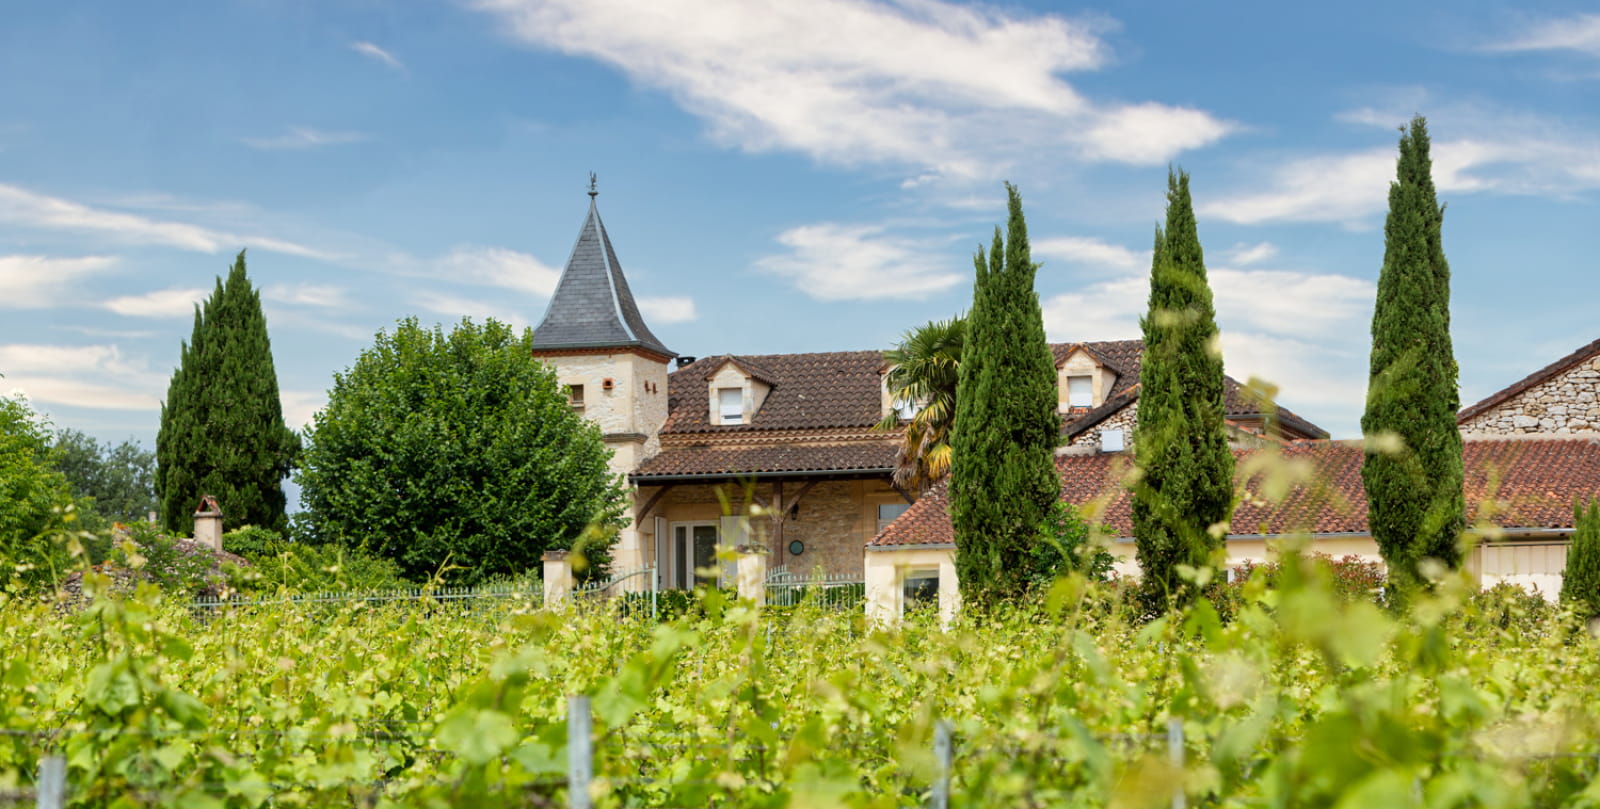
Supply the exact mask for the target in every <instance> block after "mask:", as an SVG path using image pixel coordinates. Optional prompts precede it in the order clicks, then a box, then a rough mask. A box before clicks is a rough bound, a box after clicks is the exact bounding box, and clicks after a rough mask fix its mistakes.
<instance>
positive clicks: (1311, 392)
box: [1222, 330, 1367, 438]
mask: <svg viewBox="0 0 1600 809" xmlns="http://www.w3.org/2000/svg"><path fill="white" fill-rule="evenodd" d="M1366 347H1367V342H1366V339H1365V335H1362V336H1361V339H1358V340H1349V341H1343V342H1330V341H1327V340H1299V339H1296V338H1294V337H1286V336H1283V335H1275V334H1263V333H1260V332H1249V331H1226V330H1224V331H1223V332H1222V362H1223V366H1224V369H1225V370H1226V371H1227V373H1228V375H1229V376H1231V377H1233V378H1234V379H1237V380H1239V381H1240V382H1248V381H1250V379H1251V378H1252V377H1254V378H1257V379H1261V380H1263V381H1266V382H1270V383H1272V384H1273V385H1276V386H1277V387H1278V390H1279V396H1278V401H1279V402H1280V403H1281V404H1283V405H1284V406H1286V407H1288V408H1289V409H1291V410H1294V411H1295V412H1296V413H1297V414H1299V415H1300V416H1303V417H1305V418H1309V419H1311V420H1312V421H1313V422H1315V423H1316V424H1317V426H1319V427H1321V428H1323V429H1324V430H1327V431H1328V432H1329V433H1331V434H1332V435H1333V437H1335V438H1353V437H1356V436H1358V435H1360V433H1361V410H1362V408H1363V407H1364V406H1365V404H1366V398H1367V376H1366V368H1367V355H1366ZM1311 408H1314V409H1315V411H1316V412H1315V413H1312V412H1308V410H1309V409H1311Z"/></svg>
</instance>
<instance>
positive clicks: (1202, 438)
mask: <svg viewBox="0 0 1600 809" xmlns="http://www.w3.org/2000/svg"><path fill="white" fill-rule="evenodd" d="M1140 326H1141V327H1142V328H1143V330H1144V356H1143V359H1142V360H1141V368H1140V371H1139V411H1138V424H1137V426H1136V427H1135V428H1134V441H1133V451H1134V457H1135V459H1136V460H1137V463H1138V467H1139V471H1140V477H1139V479H1138V482H1137V483H1135V484H1134V486H1133V531H1134V536H1135V542H1136V544H1137V553H1138V559H1139V569H1140V575H1141V577H1142V578H1141V582H1142V584H1141V587H1142V590H1143V593H1144V596H1145V598H1146V603H1149V604H1152V605H1155V604H1164V603H1165V602H1166V599H1167V598H1168V597H1169V596H1173V595H1180V594H1183V593H1188V592H1190V591H1189V589H1188V588H1184V587H1183V586H1182V584H1183V583H1182V581H1181V580H1180V578H1179V576H1178V565H1190V566H1194V567H1200V566H1203V565H1205V564H1207V563H1208V562H1209V561H1210V558H1211V554H1212V552H1213V551H1214V550H1215V549H1217V548H1220V547H1221V546H1222V544H1223V542H1224V541H1225V538H1226V537H1225V533H1224V530H1225V527H1226V525H1227V521H1228V517H1229V515H1230V513H1231V512H1232V509H1233V453H1232V452H1231V451H1230V450H1229V448H1228V434H1227V426H1226V423H1225V421H1224V412H1225V411H1224V400H1223V396H1224V388H1223V374H1222V354H1221V351H1220V348H1219V343H1218V335H1217V322H1216V312H1215V310H1214V308H1213V307H1212V303H1211V286H1210V284H1209V283H1208V281H1207V280H1206V266H1205V256H1204V252H1203V251H1202V250H1201V247H1200V235H1199V232H1198V229H1197V227H1196V224H1195V217H1194V205H1193V203H1192V202H1191V200H1190V197H1189V175H1188V174H1187V173H1185V172H1173V171H1168V172H1167V220H1166V225H1165V227H1164V228H1158V229H1157V230H1156V242H1155V252H1154V256H1153V258H1152V260H1151V265H1150V308H1149V311H1148V312H1147V313H1146V314H1145V316H1144V317H1143V318H1142V319H1141V320H1140ZM1219 528H1221V529H1223V530H1219Z"/></svg>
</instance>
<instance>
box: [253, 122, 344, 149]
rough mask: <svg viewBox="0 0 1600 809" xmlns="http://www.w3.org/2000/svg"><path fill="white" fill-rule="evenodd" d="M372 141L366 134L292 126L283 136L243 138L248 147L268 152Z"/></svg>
mask: <svg viewBox="0 0 1600 809" xmlns="http://www.w3.org/2000/svg"><path fill="white" fill-rule="evenodd" d="M370 139H371V137H370V136H369V135H367V134H366V133H364V132H326V131H323V130H320V129H312V128H311V127H307V126H291V127H289V129H288V130H287V131H285V132H284V133H283V134H281V135H272V136H270V137H258V138H242V140H243V141H244V144H245V145H246V146H249V147H251V148H255V149H265V150H268V151H280V150H290V149H316V148H318V147H321V146H340V145H343V144H347V143H361V142H362V141H365V140H370Z"/></svg>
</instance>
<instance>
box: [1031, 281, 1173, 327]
mask: <svg viewBox="0 0 1600 809" xmlns="http://www.w3.org/2000/svg"><path fill="white" fill-rule="evenodd" d="M1149 297H1150V281H1149V279H1148V278H1146V277H1144V276H1132V277H1127V278H1119V279H1117V280H1115V281H1106V282H1103V283H1099V284H1090V285H1088V286H1086V287H1084V288H1083V289H1081V290H1078V291H1074V292H1067V293H1064V294H1061V295H1054V296H1051V297H1049V298H1045V299H1044V300H1041V301H1040V303H1039V306H1040V308H1041V309H1043V310H1044V327H1045V331H1046V332H1047V333H1048V334H1049V336H1050V339H1051V340H1055V341H1058V342H1077V341H1082V340H1131V339H1135V338H1138V337H1140V336H1141V334H1140V331H1139V315H1141V314H1143V313H1144V310H1145V307H1146V301H1147V300H1148V299H1149Z"/></svg>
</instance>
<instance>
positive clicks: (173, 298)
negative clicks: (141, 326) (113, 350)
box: [100, 287, 210, 318]
mask: <svg viewBox="0 0 1600 809" xmlns="http://www.w3.org/2000/svg"><path fill="white" fill-rule="evenodd" d="M209 292H210V290H206V289H201V288H199V287H193V288H180V289H158V290H155V291H154V292H146V293H144V294H143V295H125V296H122V297H120V298H112V299H111V300H108V301H102V302H101V303H100V307H101V308H102V309H109V310H111V311H113V312H116V313H117V314H119V315H125V316H127V317H168V318H176V317H188V316H191V315H193V314H194V307H195V304H198V303H200V302H201V301H203V300H205V299H206V295H207V294H209Z"/></svg>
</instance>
